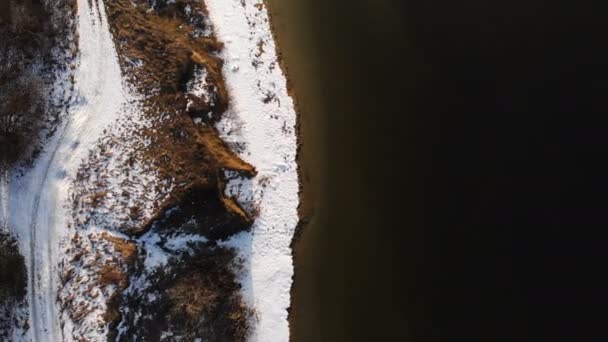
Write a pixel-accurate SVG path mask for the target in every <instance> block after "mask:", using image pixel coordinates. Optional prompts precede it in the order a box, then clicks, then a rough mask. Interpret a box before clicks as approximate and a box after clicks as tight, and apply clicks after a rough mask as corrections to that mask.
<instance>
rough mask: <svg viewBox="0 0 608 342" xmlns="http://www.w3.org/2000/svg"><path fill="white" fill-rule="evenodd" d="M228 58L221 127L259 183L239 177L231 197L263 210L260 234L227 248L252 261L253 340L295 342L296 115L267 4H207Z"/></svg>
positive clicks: (248, 284) (248, 279)
mask: <svg viewBox="0 0 608 342" xmlns="http://www.w3.org/2000/svg"><path fill="white" fill-rule="evenodd" d="M206 4H207V9H208V11H209V15H210V18H211V22H212V24H213V26H214V29H215V33H216V35H217V37H218V39H219V40H220V41H221V42H223V43H224V44H225V47H224V50H223V52H222V57H223V59H224V62H225V64H224V76H225V79H226V82H227V86H228V91H229V94H230V96H231V108H230V110H229V113H227V115H225V116H224V119H223V120H222V121H221V122H220V123H219V124H218V128H219V130H220V131H221V132H222V133H223V136H222V138H223V139H225V140H227V141H229V142H232V143H241V144H243V143H244V146H246V148H245V150H244V151H242V152H241V153H240V155H241V157H242V158H243V159H244V160H246V161H247V162H249V163H251V164H252V165H254V166H255V167H256V169H257V171H258V175H257V176H256V177H255V178H254V179H252V180H243V179H239V178H237V177H234V178H233V179H232V180H231V181H230V182H229V184H228V189H227V190H226V193H227V194H228V195H234V196H236V197H237V199H238V200H239V202H240V203H242V204H247V203H252V204H251V206H252V207H250V208H248V209H250V210H252V211H256V212H258V216H257V218H256V220H255V222H254V225H253V228H252V233H242V234H239V235H237V236H235V237H233V238H232V239H231V240H230V241H226V242H225V243H224V244H225V245H228V246H233V247H236V248H237V249H238V250H239V253H240V255H241V257H243V258H244V260H246V262H245V268H246V273H245V274H243V275H241V283H242V286H243V294H244V296H245V298H246V299H247V300H248V301H249V302H250V303H251V304H252V305H253V307H254V309H255V310H256V312H257V322H256V324H255V327H254V332H253V335H252V336H251V341H252V342H265V341H273V342H280V341H288V340H289V324H288V321H287V308H288V307H289V306H290V295H289V294H290V289H291V283H292V275H293V262H292V257H291V248H290V243H291V240H292V237H293V234H294V232H295V228H296V225H297V223H298V214H297V206H298V189H299V187H298V176H297V165H296V147H297V140H296V139H297V138H296V134H295V124H296V112H295V109H294V105H293V101H292V99H291V98H290V97H289V95H288V92H287V85H286V79H285V76H284V75H283V73H282V71H281V69H280V67H279V65H278V64H279V63H278V61H277V56H276V52H275V51H276V50H275V43H274V40H273V37H272V32H271V31H270V27H269V23H268V14H267V12H266V9H265V8H264V6H263V3H262V2H261V1H259V0H206Z"/></svg>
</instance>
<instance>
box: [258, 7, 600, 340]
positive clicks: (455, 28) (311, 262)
mask: <svg viewBox="0 0 608 342" xmlns="http://www.w3.org/2000/svg"><path fill="white" fill-rule="evenodd" d="M269 2H270V5H271V6H270V8H271V12H273V13H274V14H275V24H276V25H277V29H278V30H279V41H280V43H281V44H282V46H283V50H284V52H285V58H286V63H287V66H288V68H289V74H290V76H291V77H292V79H293V82H294V86H295V88H296V91H297V92H298V95H299V98H300V100H301V110H302V133H303V134H304V138H303V143H304V147H303V154H302V156H301V157H302V160H301V163H302V168H303V175H304V185H305V192H304V200H305V206H304V207H303V211H304V214H306V215H310V216H311V217H312V219H311V223H310V224H309V225H308V226H307V227H306V230H305V232H304V235H303V237H302V239H301V240H300V243H299V244H298V245H297V247H296V286H295V290H294V293H293V301H294V307H293V308H292V316H291V319H292V335H293V340H294V341H330V342H334V341H556V340H557V341H562V340H563V341H605V340H608V339H607V333H606V331H605V330H606V329H604V327H605V326H606V322H607V321H608V314H607V313H608V311H607V310H606V308H607V305H608V299H607V298H608V297H607V296H606V295H605V294H604V292H605V290H606V289H607V288H608V282H607V281H606V277H605V275H604V273H606V269H607V266H608V244H607V242H608V240H607V239H605V237H604V235H603V234H601V232H602V231H603V229H605V228H606V227H608V224H607V223H608V222H607V220H606V217H608V216H607V215H606V212H607V210H606V209H607V208H608V206H607V204H608V203H607V201H606V198H608V196H606V194H608V191H607V190H608V186H607V182H606V175H607V174H608V173H607V172H606V171H607V170H606V169H605V167H604V166H603V164H604V162H603V158H604V157H603V156H604V155H605V153H606V150H607V149H606V148H607V147H608V146H607V145H608V138H607V137H608V135H607V134H606V127H607V126H606V125H605V124H604V122H603V120H602V117H604V116H605V115H606V113H607V109H608V108H606V100H605V99H606V91H607V87H606V84H607V83H606V81H608V73H607V72H606V71H607V70H606V63H607V61H608V58H607V57H608V53H607V49H606V48H607V42H608V39H605V37H603V34H602V32H603V31H604V30H603V28H604V26H605V25H604V22H605V18H603V17H602V16H601V11H599V10H598V9H597V8H594V7H593V6H591V5H584V4H583V3H580V2H577V3H576V4H574V3H571V4H570V5H567V4H558V3H551V4H542V3H540V2H538V1H532V2H531V1H526V2H523V1H516V2H513V1H510V2H506V1H501V2H498V1H450V2H448V1H434V0H429V1H416V2H414V1H390V0H377V1H371V0H369V1H361V0H352V1H348V2H346V1H340V2H337V1H322V0H309V1H298V0H283V1H269Z"/></svg>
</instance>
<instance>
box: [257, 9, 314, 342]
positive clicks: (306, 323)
mask: <svg viewBox="0 0 608 342" xmlns="http://www.w3.org/2000/svg"><path fill="white" fill-rule="evenodd" d="M265 5H266V9H267V11H268V14H269V17H270V19H271V21H270V22H271V28H272V31H273V35H274V40H275V42H276V44H277V55H278V56H279V61H280V63H281V68H282V69H283V72H284V73H285V75H286V77H287V83H288V89H289V93H290V95H291V97H292V98H293V99H294V103H295V106H296V111H297V113H298V115H297V137H298V154H297V163H298V174H299V182H300V190H299V197H300V205H299V206H298V215H299V218H300V222H299V224H298V228H297V230H296V232H295V235H294V237H293V240H292V244H291V247H292V254H293V263H294V279H293V280H294V283H293V285H292V288H291V306H290V309H289V324H290V340H291V341H320V340H321V335H320V330H319V326H320V322H319V317H320V310H321V305H320V304H321V303H320V300H319V299H320V297H319V293H318V292H317V291H316V290H317V288H318V287H317V286H316V284H317V283H318V282H319V281H320V278H319V264H320V261H321V260H320V259H319V258H318V255H319V254H317V253H315V251H316V250H317V249H316V248H318V247H319V246H318V244H316V243H315V242H316V241H318V240H319V239H320V236H319V234H320V233H321V232H320V229H321V224H320V222H321V220H322V218H321V217H322V215H323V213H322V210H323V208H324V207H323V206H322V201H323V200H324V198H325V196H324V193H323V189H325V187H324V186H323V175H324V174H325V165H326V163H325V160H324V158H325V154H324V149H323V146H324V145H325V141H326V129H325V127H324V122H325V121H324V120H323V118H322V113H323V110H322V107H321V102H320V99H321V96H320V93H319V90H320V88H319V85H318V77H317V75H318V70H319V69H318V63H317V60H316V59H315V58H314V57H313V49H314V43H313V42H312V41H311V36H310V35H306V34H305V33H304V32H303V31H301V30H299V28H301V27H302V25H303V24H304V22H305V20H306V18H307V17H308V12H307V11H308V6H307V5H306V4H302V2H299V1H275V0H265Z"/></svg>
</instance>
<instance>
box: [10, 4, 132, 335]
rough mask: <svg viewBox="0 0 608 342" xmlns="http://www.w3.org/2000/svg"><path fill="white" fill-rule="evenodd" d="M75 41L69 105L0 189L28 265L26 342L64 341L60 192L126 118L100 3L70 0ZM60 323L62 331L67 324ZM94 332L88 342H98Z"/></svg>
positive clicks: (63, 202)
mask: <svg viewBox="0 0 608 342" xmlns="http://www.w3.org/2000/svg"><path fill="white" fill-rule="evenodd" d="M89 4H90V5H91V6H89ZM78 37H79V38H78V39H79V50H80V58H79V61H78V65H77V68H76V70H75V89H74V91H75V94H72V95H76V96H75V98H76V100H75V101H72V103H71V106H70V107H69V110H68V111H67V113H65V114H64V118H63V121H62V124H61V127H59V129H58V130H57V133H56V134H55V135H54V136H53V137H51V138H50V139H49V140H48V141H47V142H46V144H45V148H44V150H43V151H42V153H41V154H40V156H39V158H38V159H37V160H36V161H35V162H34V164H33V165H32V167H30V168H23V169H22V170H20V171H18V172H13V173H11V175H10V176H9V181H8V184H7V185H6V186H3V196H2V197H3V203H5V206H6V208H7V209H6V210H3V212H4V213H5V216H6V219H5V222H8V226H9V227H10V228H11V229H12V230H13V232H14V233H15V234H16V235H17V236H18V237H19V241H20V246H19V247H20V250H21V252H22V253H23V255H24V257H25V261H26V265H27V267H28V296H29V316H30V331H29V334H28V335H26V337H25V338H27V340H31V341H50V342H53V341H62V340H64V339H65V340H71V338H70V335H69V334H67V333H66V332H67V331H65V330H64V331H61V327H62V325H61V324H60V322H59V320H60V315H59V314H58V312H59V308H58V307H57V304H56V301H55V298H57V293H58V285H59V284H58V283H59V281H58V264H59V262H60V260H61V256H60V255H59V254H60V253H61V251H59V243H60V242H61V241H62V240H64V239H65V238H66V237H67V234H68V231H69V230H68V227H69V225H70V222H69V219H68V218H69V217H70V215H68V213H67V210H68V209H67V208H68V203H69V196H68V193H69V191H68V189H69V186H70V184H71V182H72V181H73V179H74V178H75V175H76V172H77V170H78V167H79V166H80V164H81V163H82V161H83V160H84V159H85V158H86V157H87V154H88V152H89V150H90V149H91V148H92V147H93V146H94V145H95V143H96V142H97V140H98V139H99V138H100V136H101V135H102V134H103V132H104V129H105V128H107V127H108V125H109V124H111V123H113V122H115V121H116V119H117V118H118V117H119V114H120V115H124V113H125V112H128V107H129V105H128V104H129V103H130V99H129V96H128V92H127V90H126V89H125V87H124V86H123V82H122V78H121V74H120V67H119V64H118V58H117V54H116V50H115V47H114V43H113V40H112V37H111V35H110V31H109V27H108V22H107V19H106V14H105V7H104V6H103V3H102V2H101V0H93V1H90V0H78ZM66 87H68V85H67V84H65V82H62V83H59V84H57V88H61V89H62V90H63V91H59V92H58V93H59V94H61V96H62V97H64V98H65V96H66V95H65V93H66V92H71V91H72V89H65V88H66ZM60 100H61V99H60ZM66 323H67V324H66V326H65V327H64V329H66V330H67V327H69V326H70V325H71V324H69V322H66ZM64 333H66V334H65V336H62V335H63V334H64ZM100 334H101V335H98V336H91V339H92V340H102V332H100Z"/></svg>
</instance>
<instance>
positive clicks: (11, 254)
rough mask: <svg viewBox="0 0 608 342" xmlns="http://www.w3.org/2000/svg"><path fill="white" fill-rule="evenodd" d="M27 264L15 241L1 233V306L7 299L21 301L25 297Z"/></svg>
mask: <svg viewBox="0 0 608 342" xmlns="http://www.w3.org/2000/svg"><path fill="white" fill-rule="evenodd" d="M25 279H26V276H25V264H24V262H23V256H21V255H20V254H19V251H18V249H17V245H16V242H15V240H14V239H13V238H12V237H10V236H9V235H8V234H7V233H3V232H0V305H1V304H2V303H3V301H5V300H6V299H7V298H15V299H17V300H20V299H21V298H23V296H24V295H25Z"/></svg>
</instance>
